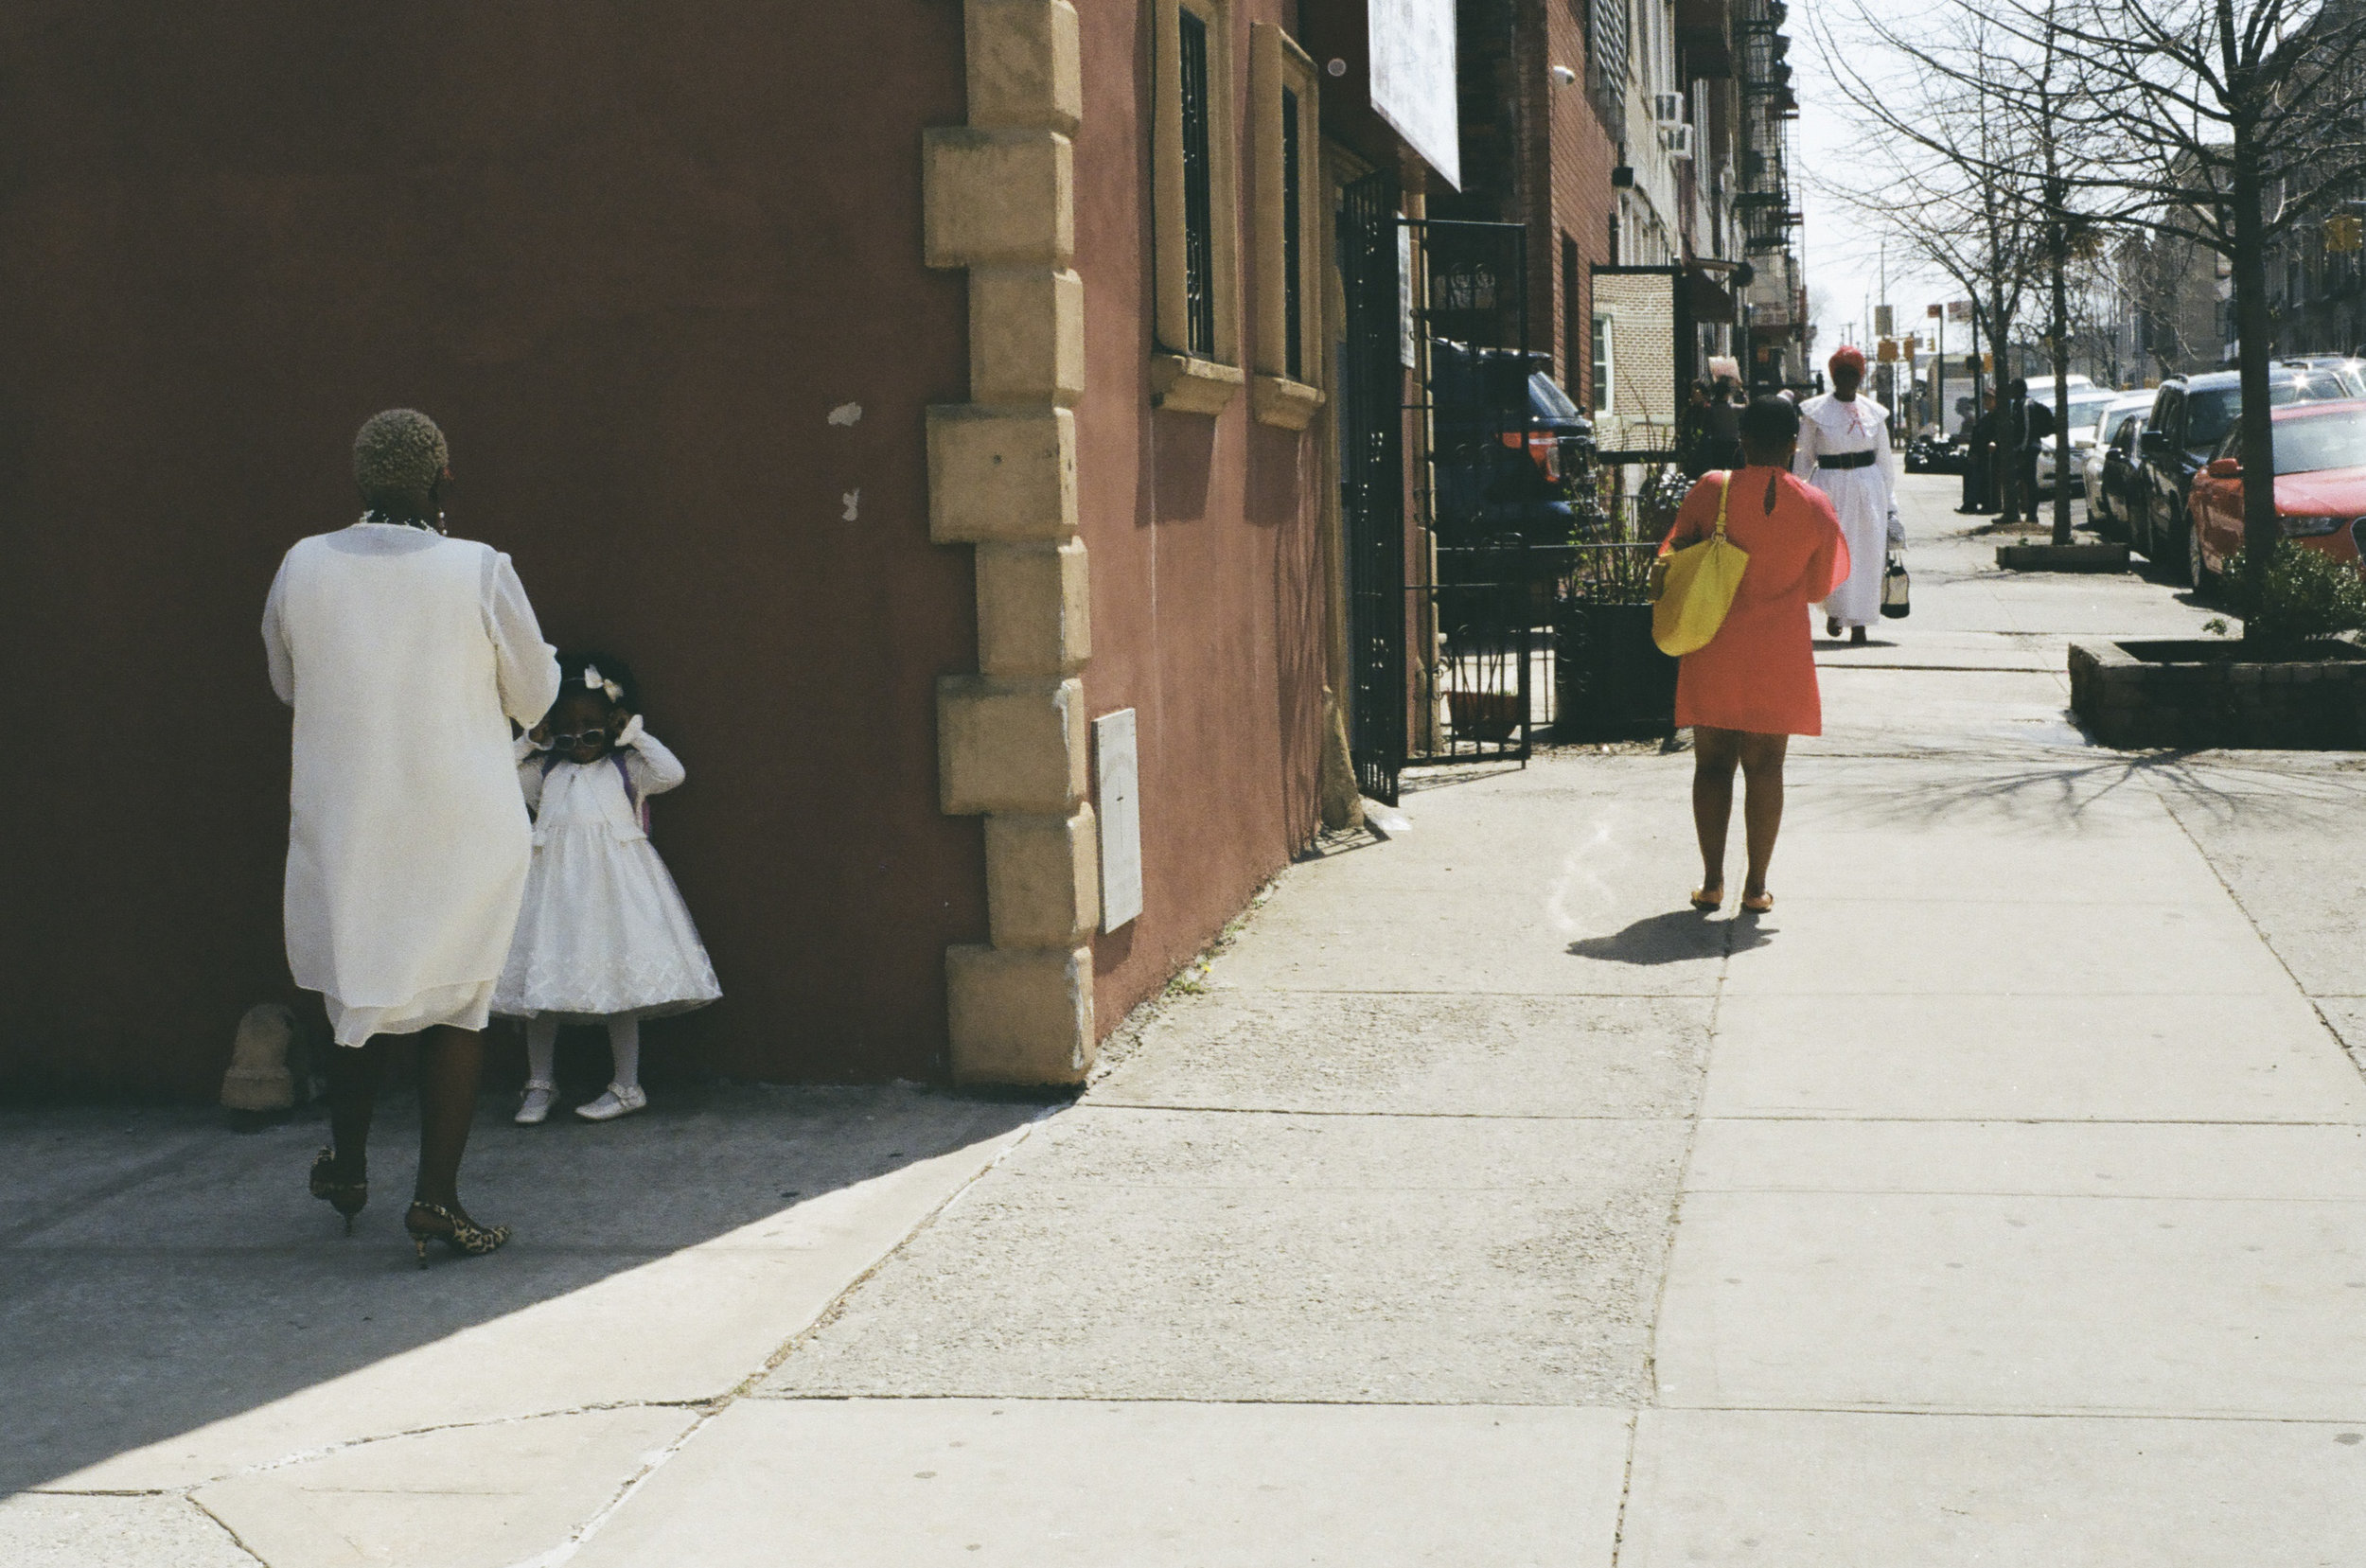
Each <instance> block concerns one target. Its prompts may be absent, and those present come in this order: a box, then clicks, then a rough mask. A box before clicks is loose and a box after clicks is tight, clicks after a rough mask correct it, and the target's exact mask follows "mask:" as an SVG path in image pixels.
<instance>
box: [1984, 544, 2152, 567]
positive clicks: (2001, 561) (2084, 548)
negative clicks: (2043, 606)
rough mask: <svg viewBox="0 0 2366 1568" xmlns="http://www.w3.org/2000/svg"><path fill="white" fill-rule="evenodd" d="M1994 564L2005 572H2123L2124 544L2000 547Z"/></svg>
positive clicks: (2009, 545) (2124, 562) (2125, 550)
mask: <svg viewBox="0 0 2366 1568" xmlns="http://www.w3.org/2000/svg"><path fill="white" fill-rule="evenodd" d="M1996 564H1997V565H1999V566H2001V567H2003V568H2004V570H2005V571H2007V572H2125V571H2127V570H2128V546H2126V545H2124V544H2000V545H1998V546H1997V547H1996Z"/></svg>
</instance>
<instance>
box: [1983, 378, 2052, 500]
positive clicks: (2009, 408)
mask: <svg viewBox="0 0 2366 1568" xmlns="http://www.w3.org/2000/svg"><path fill="white" fill-rule="evenodd" d="M2053 433H2054V411H2053V410H2052V409H2051V408H2048V407H2047V406H2046V405H2045V404H2043V403H2041V402H2039V401H2038V399H2036V398H2035V397H2032V396H2029V383H2028V381H2026V380H2025V379H2022V378H2021V377H2019V376H2016V377H2014V378H2013V381H2012V384H2011V385H2010V386H2008V387H2006V388H2005V389H2004V417H2003V418H2002V419H2000V420H1999V421H1998V422H1997V442H1996V456H1997V462H1998V463H1999V464H2005V463H2010V464H2011V465H2012V466H2013V490H2014V493H2013V494H2011V495H2008V496H2006V497H2005V498H2004V520H2005V521H2006V522H2014V521H2025V522H2035V521H2037V520H2038V451H2039V448H2041V447H2042V446H2043V445H2044V444H2045V438H2046V437H2047V436H2049V435H2052V434H2053Z"/></svg>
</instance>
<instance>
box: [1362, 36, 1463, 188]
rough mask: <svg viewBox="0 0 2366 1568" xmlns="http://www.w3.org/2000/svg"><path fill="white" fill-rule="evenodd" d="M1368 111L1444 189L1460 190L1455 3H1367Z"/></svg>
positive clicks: (1460, 138) (1460, 155)
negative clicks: (1414, 154) (1434, 173)
mask: <svg viewBox="0 0 2366 1568" xmlns="http://www.w3.org/2000/svg"><path fill="white" fill-rule="evenodd" d="M1365 27H1366V30H1367V34H1368V38H1369V40H1370V43H1371V54H1372V108H1373V110H1374V111H1375V112H1377V113H1378V114H1379V115H1380V117H1381V118H1382V119H1384V120H1386V121H1387V122H1388V123H1389V125H1390V126H1392V127H1394V128H1395V130H1396V132H1397V134H1398V135H1400V136H1403V137H1404V139H1405V143H1406V145H1407V146H1409V147H1411V148H1412V149H1413V150H1414V151H1416V152H1418V153H1420V154H1421V157H1422V160H1423V161H1424V162H1426V163H1427V164H1428V165H1429V167H1432V168H1434V169H1436V170H1437V171H1438V172H1439V173H1440V174H1442V175H1444V176H1445V178H1446V184H1448V185H1452V186H1454V187H1455V188H1456V189H1457V190H1460V189H1461V188H1462V134H1461V127H1460V124H1459V121H1458V116H1457V110H1456V102H1455V79H1454V0H1367V4H1366V9H1365Z"/></svg>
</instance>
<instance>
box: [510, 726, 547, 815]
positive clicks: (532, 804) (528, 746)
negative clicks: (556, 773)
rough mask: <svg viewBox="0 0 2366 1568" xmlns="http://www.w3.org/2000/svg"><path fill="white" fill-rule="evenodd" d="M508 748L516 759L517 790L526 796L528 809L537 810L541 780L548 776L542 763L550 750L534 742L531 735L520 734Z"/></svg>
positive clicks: (539, 805) (540, 793) (540, 800)
mask: <svg viewBox="0 0 2366 1568" xmlns="http://www.w3.org/2000/svg"><path fill="white" fill-rule="evenodd" d="M510 749H511V751H512V753H513V754H514V755H515V756H516V757H517V759H518V792H519V793H520V794H521V795H523V796H524V797H525V798H526V809H527V810H528V811H534V812H539V811H540V810H541V809H542V781H543V780H544V779H547V778H548V777H550V774H549V772H548V771H547V770H546V769H545V768H544V767H543V766H542V765H543V763H544V762H545V761H547V760H548V759H549V757H550V751H549V749H547V748H545V747H541V746H539V745H537V744H535V739H534V737H533V736H532V735H520V736H519V737H518V738H517V739H516V740H514V741H512V742H511V743H510Z"/></svg>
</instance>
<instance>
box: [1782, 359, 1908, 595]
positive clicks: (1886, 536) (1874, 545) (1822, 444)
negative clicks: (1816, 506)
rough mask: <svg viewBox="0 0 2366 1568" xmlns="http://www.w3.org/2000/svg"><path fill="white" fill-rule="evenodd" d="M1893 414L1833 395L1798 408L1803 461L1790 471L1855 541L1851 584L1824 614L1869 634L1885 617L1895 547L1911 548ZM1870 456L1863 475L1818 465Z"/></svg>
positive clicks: (1860, 399)
mask: <svg viewBox="0 0 2366 1568" xmlns="http://www.w3.org/2000/svg"><path fill="white" fill-rule="evenodd" d="M1889 420H1890V415H1889V410H1887V409H1885V408H1883V407H1882V406H1881V405H1880V404H1879V403H1877V402H1875V401H1874V400H1873V399H1872V398H1870V397H1868V396H1865V395H1864V394H1863V393H1862V392H1861V393H1859V394H1857V396H1855V397H1854V398H1852V399H1851V400H1849V401H1848V402H1845V403H1844V402H1842V401H1841V400H1840V399H1839V398H1837V397H1835V396H1832V395H1831V394H1830V393H1828V392H1827V393H1825V394H1824V395H1822V396H1816V397H1810V398H1809V399H1808V400H1807V401H1806V402H1804V403H1802V404H1800V405H1799V455H1798V456H1797V457H1795V458H1793V459H1792V465H1791V470H1792V473H1793V474H1795V475H1796V476H1798V478H1799V480H1800V482H1801V483H1803V484H1812V485H1814V486H1815V487H1816V488H1817V489H1819V490H1821V491H1823V492H1824V493H1825V494H1826V495H1827V496H1830V497H1831V498H1832V508H1833V510H1835V511H1837V512H1838V513H1839V514H1840V531H1841V533H1842V534H1843V536H1845V537H1846V538H1847V540H1848V560H1849V571H1848V580H1847V581H1846V582H1845V583H1843V584H1841V586H1840V587H1838V588H1836V589H1834V590H1832V596H1831V597H1830V598H1828V599H1827V600H1825V601H1824V613H1825V614H1826V615H1827V616H1828V617H1829V618H1831V619H1832V620H1835V621H1838V622H1839V623H1840V624H1841V625H1844V626H1869V625H1873V623H1874V622H1876V621H1878V620H1880V617H1881V573H1882V572H1883V571H1884V570H1885V569H1886V567H1887V566H1888V564H1889V546H1890V545H1892V544H1901V543H1903V542H1905V538H1906V528H1905V525H1904V524H1903V523H1901V522H1899V521H1898V454H1897V453H1896V452H1894V451H1892V450H1891V449H1890V429H1889ZM1843 452H1871V453H1873V454H1874V461H1873V462H1872V463H1870V464H1868V465H1866V466H1865V467H1861V468H1823V467H1817V466H1816V459H1817V458H1818V457H1821V456H1824V455H1827V454H1833V455H1837V454H1840V453H1843Z"/></svg>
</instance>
